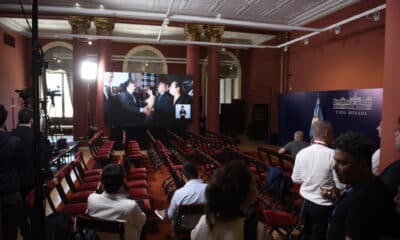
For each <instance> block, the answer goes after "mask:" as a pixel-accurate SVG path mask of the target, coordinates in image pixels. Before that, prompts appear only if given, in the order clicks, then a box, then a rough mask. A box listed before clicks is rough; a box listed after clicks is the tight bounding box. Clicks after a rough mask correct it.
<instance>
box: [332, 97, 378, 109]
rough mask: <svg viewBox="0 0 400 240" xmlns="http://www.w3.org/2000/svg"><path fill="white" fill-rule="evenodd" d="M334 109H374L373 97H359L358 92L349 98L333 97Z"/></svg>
mask: <svg viewBox="0 0 400 240" xmlns="http://www.w3.org/2000/svg"><path fill="white" fill-rule="evenodd" d="M333 109H340V110H363V111H366V110H368V111H369V110H372V97H366V98H362V97H358V96H357V93H355V94H354V96H353V97H350V98H348V99H346V98H344V97H342V98H340V99H338V98H334V99H333Z"/></svg>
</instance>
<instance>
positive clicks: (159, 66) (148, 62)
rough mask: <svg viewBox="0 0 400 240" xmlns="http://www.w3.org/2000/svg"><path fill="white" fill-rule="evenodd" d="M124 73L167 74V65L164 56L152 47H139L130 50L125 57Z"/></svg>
mask: <svg viewBox="0 0 400 240" xmlns="http://www.w3.org/2000/svg"><path fill="white" fill-rule="evenodd" d="M122 70H123V71H124V72H150V73H157V74H167V73H168V65H167V62H166V60H165V57H164V55H163V54H162V53H161V52H160V50H158V49H157V48H154V47H152V46H148V45H141V46H137V47H135V48H132V49H131V50H130V51H129V52H128V53H127V54H126V56H125V59H124V63H123V66H122Z"/></svg>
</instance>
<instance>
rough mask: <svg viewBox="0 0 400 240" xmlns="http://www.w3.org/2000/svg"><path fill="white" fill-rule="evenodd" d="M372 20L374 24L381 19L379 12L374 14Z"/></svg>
mask: <svg viewBox="0 0 400 240" xmlns="http://www.w3.org/2000/svg"><path fill="white" fill-rule="evenodd" d="M372 18H373V19H374V21H375V22H377V21H379V19H380V18H381V14H380V13H379V12H374V15H373V16H372Z"/></svg>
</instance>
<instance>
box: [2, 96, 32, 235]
mask: <svg viewBox="0 0 400 240" xmlns="http://www.w3.org/2000/svg"><path fill="white" fill-rule="evenodd" d="M6 119H7V110H6V109H5V108H4V106H3V105H1V104H0V160H1V161H0V207H1V214H2V219H3V220H2V223H3V225H4V228H3V231H4V232H3V234H4V239H10V240H14V239H17V234H18V231H17V230H18V228H19V229H20V231H21V234H22V236H23V237H24V239H28V238H29V225H28V222H27V219H26V216H25V214H24V201H23V199H22V197H21V192H20V184H19V172H20V171H21V169H24V168H25V165H24V163H23V152H24V147H23V144H22V142H21V140H19V139H18V138H17V137H15V136H12V135H10V134H8V133H6V132H4V130H3V126H4V123H5V121H6Z"/></svg>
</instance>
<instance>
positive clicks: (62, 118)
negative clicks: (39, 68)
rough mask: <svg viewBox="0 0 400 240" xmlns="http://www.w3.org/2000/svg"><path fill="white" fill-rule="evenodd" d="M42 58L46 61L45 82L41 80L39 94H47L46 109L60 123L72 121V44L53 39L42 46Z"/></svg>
mask: <svg viewBox="0 0 400 240" xmlns="http://www.w3.org/2000/svg"><path fill="white" fill-rule="evenodd" d="M43 52H44V59H45V61H46V62H47V63H48V68H47V70H46V82H45V83H44V82H43V81H42V82H41V96H42V97H44V96H45V95H47V99H48V101H49V102H48V103H47V111H48V115H49V117H50V118H52V119H56V120H58V122H59V123H60V124H67V123H71V122H72V117H73V106H72V96H73V89H72V76H73V73H72V66H73V62H72V45H71V44H69V43H66V42H61V41H54V42H51V43H48V44H46V45H45V46H44V47H43Z"/></svg>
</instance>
